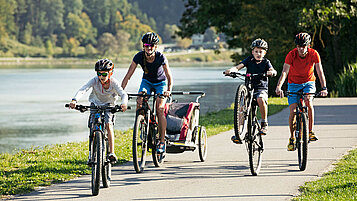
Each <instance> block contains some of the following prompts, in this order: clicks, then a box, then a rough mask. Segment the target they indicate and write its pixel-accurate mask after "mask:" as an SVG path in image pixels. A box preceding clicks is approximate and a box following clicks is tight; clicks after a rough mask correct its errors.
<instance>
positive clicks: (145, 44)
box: [144, 43, 155, 47]
mask: <svg viewBox="0 0 357 201" xmlns="http://www.w3.org/2000/svg"><path fill="white" fill-rule="evenodd" d="M154 46H155V45H154V44H147V43H144V47H154Z"/></svg>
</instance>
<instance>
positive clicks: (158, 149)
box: [156, 142, 166, 154]
mask: <svg viewBox="0 0 357 201" xmlns="http://www.w3.org/2000/svg"><path fill="white" fill-rule="evenodd" d="M165 148H166V145H165V143H163V142H160V144H159V147H158V148H157V149H156V153H158V154H162V153H164V152H165Z"/></svg>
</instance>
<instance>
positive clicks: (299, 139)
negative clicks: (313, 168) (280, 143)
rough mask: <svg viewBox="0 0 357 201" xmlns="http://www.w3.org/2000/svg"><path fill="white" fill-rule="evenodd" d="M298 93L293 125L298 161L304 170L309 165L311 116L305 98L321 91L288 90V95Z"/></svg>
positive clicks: (316, 94)
mask: <svg viewBox="0 0 357 201" xmlns="http://www.w3.org/2000/svg"><path fill="white" fill-rule="evenodd" d="M293 94H296V95H297V96H298V98H299V101H298V103H297V107H296V112H295V117H294V123H293V127H294V130H295V139H296V141H295V146H294V147H295V148H296V149H297V151H298V163H299V169H300V170H301V171H304V170H305V169H306V165H307V152H308V144H309V127H308V124H309V118H308V117H309V116H308V108H307V106H306V105H305V102H304V99H305V97H306V96H308V95H313V96H315V97H316V96H318V95H319V94H320V93H319V92H317V93H304V92H303V91H302V89H301V90H299V91H298V92H289V91H288V92H287V95H288V96H291V95H293Z"/></svg>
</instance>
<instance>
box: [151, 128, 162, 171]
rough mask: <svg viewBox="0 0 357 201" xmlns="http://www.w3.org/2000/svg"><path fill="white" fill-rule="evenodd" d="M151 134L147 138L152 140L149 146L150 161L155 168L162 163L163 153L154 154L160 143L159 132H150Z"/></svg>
mask: <svg viewBox="0 0 357 201" xmlns="http://www.w3.org/2000/svg"><path fill="white" fill-rule="evenodd" d="M151 132H152V133H151V134H149V136H151V138H152V140H151V142H152V144H151V147H152V148H151V155H152V161H153V163H154V165H155V167H160V166H161V165H162V164H163V162H164V158H165V153H162V154H158V153H157V152H156V149H157V146H158V144H159V142H160V137H159V136H160V135H159V132H155V131H154V130H151Z"/></svg>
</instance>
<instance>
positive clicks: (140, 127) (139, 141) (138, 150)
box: [133, 115, 147, 173]
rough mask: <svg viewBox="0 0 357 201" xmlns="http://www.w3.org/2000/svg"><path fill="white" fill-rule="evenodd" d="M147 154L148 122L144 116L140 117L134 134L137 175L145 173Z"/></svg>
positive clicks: (134, 162) (136, 122)
mask: <svg viewBox="0 0 357 201" xmlns="http://www.w3.org/2000/svg"><path fill="white" fill-rule="evenodd" d="M146 153H147V122H146V121H145V117H144V116H143V115H138V116H137V117H136V120H135V124H134V132H133V164H134V169H135V171H136V172H137V173H141V172H143V171H144V167H145V162H146Z"/></svg>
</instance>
